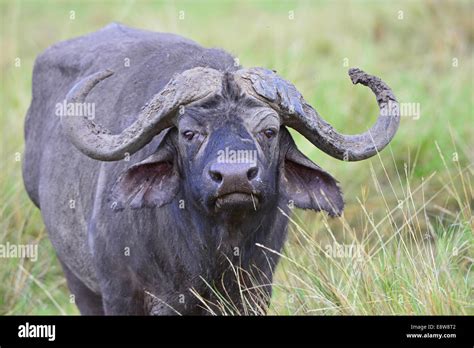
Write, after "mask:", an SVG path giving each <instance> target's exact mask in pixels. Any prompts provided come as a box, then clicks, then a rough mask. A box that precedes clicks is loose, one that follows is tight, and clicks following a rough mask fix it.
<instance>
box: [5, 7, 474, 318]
mask: <svg viewBox="0 0 474 348" xmlns="http://www.w3.org/2000/svg"><path fill="white" fill-rule="evenodd" d="M71 11H74V15H75V19H71V14H72V13H71ZM180 11H184V12H180ZM290 11H293V13H294V19H293V20H290V19H289V15H290V14H291V13H290ZM400 11H403V13H401V12H400ZM473 12H474V8H473V5H472V2H469V1H453V2H446V3H444V2H443V3H437V2H436V3H435V2H432V1H426V2H421V1H420V2H414V1H387V2H385V1H350V2H349V1H277V2H276V3H274V2H271V1H258V0H255V1H241V2H234V1H217V0H216V1H201V2H196V1H177V2H170V1H158V2H152V1H135V2H133V1H121V2H120V1H117V2H113V1H104V2H99V1H80V2H79V1H4V0H0V19H1V31H0V38H1V49H0V52H1V56H0V71H1V76H0V78H1V85H0V105H1V109H0V111H1V114H0V124H1V128H0V132H1V133H0V135H1V138H0V156H1V157H0V159H1V161H0V244H1V243H6V242H7V241H8V242H10V243H17V244H27V243H38V244H39V257H38V261H36V262H31V261H29V260H23V259H0V313H2V314H62V313H67V314H77V313H78V311H77V309H76V307H75V306H74V304H72V303H71V301H70V298H69V292H68V290H67V286H66V283H65V280H64V277H63V275H62V272H61V269H60V266H59V263H58V261H57V260H56V256H55V253H54V249H53V248H52V246H51V244H50V242H49V240H48V238H47V233H46V230H45V228H44V225H43V223H42V220H41V216H40V214H39V211H38V210H37V209H35V208H34V206H33V204H32V203H31V202H30V201H29V200H28V197H27V196H26V193H25V192H24V190H23V186H22V185H23V184H22V180H21V153H22V151H23V122H24V116H25V114H26V111H27V108H28V106H29V102H30V98H31V74H32V66H33V63H34V59H35V57H36V56H37V55H38V54H39V53H40V52H41V51H43V50H44V49H45V48H46V47H48V46H49V45H51V44H53V43H55V42H57V41H60V40H65V39H68V38H72V37H75V36H78V35H82V34H85V33H88V32H91V31H94V30H97V29H99V28H101V27H103V26H105V25H106V24H108V23H110V22H112V21H118V22H121V23H124V24H127V25H130V26H134V27H139V28H144V29H150V30H155V31H163V32H174V33H177V34H181V35H183V36H186V37H189V38H191V39H193V40H195V41H197V42H199V43H201V44H202V45H204V46H208V47H221V48H224V49H226V50H228V51H229V52H231V53H232V54H234V55H235V56H236V57H237V58H238V59H239V61H240V63H241V64H242V65H244V66H247V67H250V66H263V67H267V68H271V69H275V70H277V71H278V73H279V74H280V75H282V76H283V77H285V78H286V79H288V80H290V81H292V82H293V83H294V84H295V85H296V86H297V87H298V89H299V90H300V91H301V92H302V94H303V95H304V96H305V98H306V100H307V101H308V102H310V103H311V104H312V105H313V106H315V108H316V109H317V110H318V111H319V113H320V114H321V115H322V116H323V117H325V118H326V119H327V120H328V122H330V123H332V124H333V125H334V126H335V127H336V128H337V129H338V130H340V131H342V132H344V133H356V132H361V131H364V130H365V129H366V128H367V127H368V126H369V125H370V124H371V123H372V122H373V121H374V120H375V118H376V115H377V105H376V103H375V101H374V100H373V96H372V94H371V92H370V91H369V90H367V89H366V88H363V87H359V86H357V87H354V86H353V85H352V84H351V83H350V80H349V78H348V76H347V70H348V68H349V67H352V66H356V67H360V68H362V69H364V70H366V71H367V72H369V73H372V74H375V75H378V76H380V77H382V78H383V79H384V80H385V81H386V82H387V83H388V84H389V85H390V86H391V87H392V89H393V90H394V92H395V94H396V95H397V97H398V99H399V101H401V102H407V103H419V104H420V107H421V117H420V118H419V119H418V120H414V119H413V118H410V117H402V120H401V124H400V130H399V132H398V133H397V136H396V137H395V139H394V140H393V142H392V143H391V145H390V147H389V148H387V149H386V150H384V151H383V152H382V153H380V156H376V157H374V158H373V159H370V160H366V161H363V162H357V163H345V162H340V161H337V160H335V159H332V158H331V157H329V156H327V155H325V154H323V153H322V152H320V151H319V150H317V149H315V148H314V147H313V146H312V145H311V144H309V143H308V142H307V141H306V140H305V139H303V138H302V137H301V136H299V135H298V134H296V133H294V132H293V133H292V134H293V135H294V137H295V139H296V142H297V144H298V145H299V147H300V148H301V149H302V150H303V152H305V153H306V154H307V155H309V156H310V157H311V158H312V159H313V160H314V161H315V162H316V163H318V164H320V165H321V166H322V167H323V168H325V169H326V170H328V171H329V172H330V173H331V174H333V175H334V176H335V177H336V178H337V179H338V180H339V181H340V182H341V186H342V188H343V191H344V196H345V201H346V208H345V213H344V216H343V217H341V218H337V219H332V220H331V219H327V218H326V217H325V216H324V215H322V214H318V215H317V214H312V213H308V212H302V211H296V212H295V214H294V215H293V216H292V223H291V225H290V233H289V240H288V243H287V244H286V246H285V249H284V250H283V256H282V262H281V263H280V265H279V267H278V269H277V273H276V277H275V279H274V283H275V286H274V293H273V297H272V304H271V310H270V312H271V313H274V314H474V309H473V303H474V298H473V284H474V283H473V275H472V272H471V267H472V263H473V259H474V251H473V244H474V243H473V242H474V240H473V239H474V237H473V224H474V221H473V218H472V205H473V198H472V197H473V195H472V192H473V191H472V177H473V173H474V168H473V165H472V162H473V153H474V152H473V148H474V140H473V139H474V127H473V123H474V115H473V110H474V105H473V76H474V75H473V74H474V69H473V56H472V52H473V48H474V47H473V46H474V45H473V41H474V24H473V21H472V16H473ZM183 13H184V19H180V15H181V16H182V15H183ZM401 15H403V19H400V16H401ZM345 62H348V66H346V65H347V64H344V63H345ZM16 63H20V64H16ZM456 63H457V64H456ZM18 156H19V157H20V158H18ZM18 159H19V160H18ZM336 243H339V244H341V245H354V246H357V248H358V250H360V252H361V255H360V257H359V258H358V259H357V260H355V259H354V258H353V257H351V255H343V256H344V257H338V256H337V255H327V253H326V251H327V250H328V248H329V246H332V247H334V246H335V245H336ZM266 252H269V253H270V252H274V251H271V250H266ZM249 311H252V309H249ZM257 311H258V310H257ZM229 313H233V312H232V310H230V311H229ZM234 314H235V313H234Z"/></svg>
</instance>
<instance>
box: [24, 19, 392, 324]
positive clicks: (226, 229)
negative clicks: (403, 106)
mask: <svg viewBox="0 0 474 348" xmlns="http://www.w3.org/2000/svg"><path fill="white" fill-rule="evenodd" d="M349 75H350V77H351V79H352V82H353V83H361V84H363V85H365V86H368V87H369V88H371V90H372V91H373V92H374V94H375V96H376V98H377V102H378V105H379V108H380V116H379V117H378V119H377V121H376V123H375V125H373V127H372V128H370V129H369V130H368V131H367V132H365V133H363V134H358V135H343V134H340V133H338V132H337V131H336V130H335V129H334V128H333V127H331V125H329V124H328V123H326V122H325V121H324V120H323V119H322V118H321V117H320V116H319V114H318V113H317V111H316V110H315V109H314V108H313V107H311V106H310V105H309V104H307V103H306V101H305V100H304V99H303V97H302V95H301V94H300V93H299V92H298V91H297V89H296V88H295V87H294V86H293V85H292V84H291V83H289V82H287V81H285V80H284V79H283V78H281V77H280V76H278V75H277V74H276V72H274V71H271V70H267V69H263V68H243V67H241V66H238V64H236V63H235V59H234V58H233V57H232V56H231V55H230V54H228V53H226V52H224V51H222V50H219V49H208V48H203V47H201V46H199V45H198V44H196V43H195V42H193V41H190V40H188V39H185V38H182V37H180V36H177V35H172V34H161V33H153V32H148V31H142V30H136V29H131V28H128V27H125V26H122V25H118V24H112V25H109V26H107V27H105V28H103V29H102V30H99V31H97V32H94V33H92V34H89V35H85V36H82V37H79V38H75V39H72V40H68V41H65V42H61V43H58V44H55V45H53V46H52V47H50V48H48V49H47V50H46V51H45V52H44V53H42V54H41V55H40V56H39V57H38V58H37V60H36V63H35V67H34V71H33V92H32V94H33V97H32V102H31V106H30V108H29V110H28V114H27V117H26V124H25V138H26V150H25V160H24V164H23V177H24V183H25V187H26V190H27V192H28V194H29V196H30V197H31V200H32V201H33V202H34V203H35V205H36V206H37V207H38V208H39V209H40V210H41V214H42V217H43V220H44V223H45V225H46V228H47V230H48V233H49V237H50V239H51V242H52V244H53V246H54V248H55V249H56V252H57V256H58V258H59V260H60V261H61V264H62V267H63V269H64V273H65V275H66V277H67V281H68V285H69V288H70V290H71V292H72V293H73V294H74V295H75V299H76V304H77V306H78V308H79V310H80V311H81V313H82V314H130V315H133V314H134V315H146V314H176V313H180V314H206V313H209V312H210V311H209V309H211V312H212V311H213V312H214V313H220V314H222V311H220V310H219V308H220V307H213V304H214V303H215V300H216V297H217V295H216V294H218V293H221V294H225V295H226V297H227V299H228V300H229V301H230V303H231V304H232V306H234V307H233V308H235V309H236V312H240V313H245V309H244V306H245V305H248V304H251V305H255V306H257V308H260V309H262V311H264V310H265V308H266V307H267V305H268V299H269V297H270V294H271V283H272V274H273V271H274V268H275V266H276V264H277V262H278V252H279V251H280V250H281V248H282V245H283V243H284V241H285V237H286V230H287V225H288V218H287V215H288V214H290V211H291V209H292V208H293V207H297V208H303V209H312V210H315V211H325V212H327V213H328V214H329V215H331V216H337V215H339V214H341V212H342V210H343V199H342V195H341V192H340V190H339V187H338V183H337V181H336V180H335V179H334V178H333V177H332V176H331V175H329V174H328V173H326V172H325V171H324V170H323V169H321V168H320V167H319V166H317V165H316V164H314V163H313V162H311V161H310V160H309V159H308V158H307V157H305V156H304V155H303V154H302V153H301V152H300V151H299V150H298V149H297V148H296V146H295V143H294V142H293V140H292V137H291V136H290V134H289V132H288V130H287V128H286V127H291V128H293V129H295V130H296V131H298V132H299V133H301V134H302V135H303V136H305V137H306V138H307V139H308V140H309V141H311V142H312V143H313V144H314V145H315V146H317V147H318V148H319V149H321V150H322V151H324V152H326V153H327V154H329V155H331V156H333V157H335V158H337V159H340V160H347V161H357V160H363V159H365V158H368V157H371V156H373V155H375V154H376V153H378V151H380V150H382V149H383V148H384V147H385V146H386V145H387V144H388V143H389V142H390V140H391V139H392V138H393V136H394V135H395V132H396V130H397V128H398V124H399V112H398V104H397V102H396V99H395V97H394V95H393V93H392V91H391V90H390V88H389V87H388V86H387V85H386V84H385V83H384V82H383V81H381V80H380V79H379V78H377V77H374V76H371V75H368V74H366V73H364V72H363V71H361V70H359V69H351V70H350V71H349ZM261 246H264V247H265V248H262V247H261ZM268 249H270V250H273V251H276V252H277V253H275V252H268ZM196 294H199V295H200V297H201V298H200V299H199V298H198V297H199V296H197V295H196ZM202 300H204V301H208V303H209V307H208V308H206V306H203V305H202Z"/></svg>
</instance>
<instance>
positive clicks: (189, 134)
mask: <svg viewBox="0 0 474 348" xmlns="http://www.w3.org/2000/svg"><path fill="white" fill-rule="evenodd" d="M183 137H184V138H185V139H186V140H193V138H194V132H193V131H190V130H188V131H185V132H183Z"/></svg>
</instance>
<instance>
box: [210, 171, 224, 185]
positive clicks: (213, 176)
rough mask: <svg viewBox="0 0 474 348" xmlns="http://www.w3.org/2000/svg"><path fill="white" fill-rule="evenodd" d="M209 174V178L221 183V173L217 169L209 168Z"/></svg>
mask: <svg viewBox="0 0 474 348" xmlns="http://www.w3.org/2000/svg"><path fill="white" fill-rule="evenodd" d="M209 176H210V177H211V179H212V180H213V181H215V182H217V183H221V182H222V174H221V173H219V172H218V171H216V170H210V171H209Z"/></svg>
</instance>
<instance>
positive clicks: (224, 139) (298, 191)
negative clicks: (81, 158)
mask: <svg viewBox="0 0 474 348" xmlns="http://www.w3.org/2000/svg"><path fill="white" fill-rule="evenodd" d="M111 75H112V72H111V71H103V72H99V73H96V74H94V75H91V76H89V77H86V78H85V79H83V80H82V81H80V82H79V83H78V84H77V85H76V86H75V87H74V88H73V89H72V90H71V91H70V92H69V94H68V96H67V102H68V103H81V102H83V101H84V100H85V98H86V97H87V95H88V93H89V92H90V91H91V90H92V88H94V86H95V85H96V84H97V83H99V82H100V81H102V80H103V79H105V78H107V77H109V76H111ZM349 75H350V77H351V79H352V81H353V83H362V84H364V85H366V86H368V87H370V88H371V89H372V91H373V92H374V94H375V96H376V98H377V102H378V105H379V108H380V116H379V117H378V119H377V121H376V123H375V125H374V126H373V127H372V128H370V129H369V130H368V131H367V132H365V133H363V134H358V135H343V134H340V133H338V132H337V131H336V130H335V129H334V128H333V127H332V126H331V125H329V124H328V123H326V122H325V121H324V120H323V119H322V118H321V117H320V116H319V114H318V113H317V111H316V110H315V109H314V108H312V107H311V106H310V105H309V104H307V103H306V101H305V100H304V99H303V97H302V96H301V94H300V93H299V92H298V91H297V90H296V88H295V87H294V86H293V85H292V84H290V83H289V82H287V81H285V80H283V79H282V78H281V77H279V76H278V75H277V74H276V73H274V72H273V71H270V70H266V69H262V68H251V69H241V70H238V71H236V72H220V71H217V70H214V69H210V68H201V67H198V68H193V69H190V70H186V71H184V72H182V73H181V74H178V75H176V76H174V78H173V79H172V80H171V81H170V82H169V83H168V84H167V85H166V86H165V87H164V89H163V90H162V91H160V92H159V93H158V94H156V95H155V96H154V97H153V98H152V99H151V100H150V102H149V103H148V104H147V105H146V106H145V107H144V108H143V109H142V111H141V113H140V114H139V115H138V117H137V119H136V121H135V122H134V123H133V124H132V125H131V126H129V127H128V128H126V129H124V130H123V131H122V132H121V133H120V134H111V132H110V131H109V130H107V129H105V128H104V127H102V126H101V125H99V124H97V123H94V122H93V121H91V120H89V119H87V118H84V117H63V119H62V123H63V126H64V128H65V131H66V134H67V135H68V137H69V139H70V140H71V141H72V143H73V144H74V145H75V146H76V147H77V148H78V149H79V150H80V151H81V152H83V153H84V154H86V155H88V156H89V157H92V158H94V159H98V160H102V161H115V160H120V159H123V157H124V156H125V154H127V153H128V154H133V153H135V152H137V151H138V150H140V149H141V148H142V147H143V146H145V145H146V144H147V143H149V142H150V141H151V140H152V138H153V137H154V136H156V135H158V134H160V133H161V132H164V133H165V134H164V136H163V140H162V141H161V143H160V145H159V147H158V149H157V150H156V152H155V153H154V154H153V155H152V156H150V157H149V158H147V159H146V160H144V161H142V162H140V163H138V164H135V165H133V166H132V167H130V168H129V169H128V170H126V171H125V172H124V173H123V174H122V175H121V177H120V178H119V179H118V181H117V183H116V184H115V186H114V188H113V193H112V194H113V200H114V202H115V203H116V206H117V207H118V208H122V207H125V206H127V205H129V206H131V207H132V208H140V207H144V206H147V207H159V206H162V205H164V204H167V203H169V202H170V201H171V200H172V199H173V198H174V197H175V196H176V194H177V193H178V192H180V191H181V192H183V193H184V195H185V196H186V197H189V198H192V199H191V200H190V201H191V202H192V204H194V205H195V207H196V209H198V210H201V211H202V212H203V213H204V214H224V215H229V214H231V215H236V216H238V215H239V214H242V213H244V212H245V213H252V212H257V211H261V210H265V209H266V208H267V207H272V206H273V207H274V206H276V204H277V202H278V201H279V200H280V199H284V200H285V201H286V202H293V203H294V206H296V207H300V208H305V209H313V210H317V211H320V210H325V211H327V212H328V213H329V214H330V215H338V214H340V213H341V211H342V209H343V200H342V196H341V193H340V190H339V188H338V185H337V182H336V180H335V179H334V178H332V177H331V176H330V175H329V174H328V173H326V172H325V171H324V170H322V169H321V168H320V167H318V166H317V165H316V164H314V163H313V162H311V161H310V160H309V159H308V158H306V157H305V156H304V155H303V154H302V153H301V152H300V151H299V150H298V149H297V148H296V146H295V144H294V142H293V140H292V138H291V136H290V134H289V132H288V131H287V129H286V127H285V126H289V127H291V128H294V129H295V130H296V131H298V132H299V133H301V134H302V135H304V136H305V137H306V138H307V139H308V140H309V141H311V142H312V143H313V144H314V145H315V146H317V147H318V148H320V149H321V150H323V151H324V152H326V153H327V154H329V155H331V156H333V157H335V158H337V159H341V160H347V161H357V160H362V159H366V158H368V157H371V156H374V155H375V154H376V153H377V152H378V151H380V150H382V149H383V148H384V147H385V146H386V145H387V144H388V143H389V142H390V140H391V139H392V138H393V136H394V135H395V132H396V130H397V128H398V124H399V119H400V118H399V112H398V104H397V102H396V99H395V97H394V95H393V93H392V91H391V90H390V88H389V87H388V86H387V85H386V84H385V83H384V82H383V81H381V80H380V79H379V78H377V77H375V76H371V75H368V74H366V73H364V72H363V71H361V70H359V69H351V70H350V71H349Z"/></svg>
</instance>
